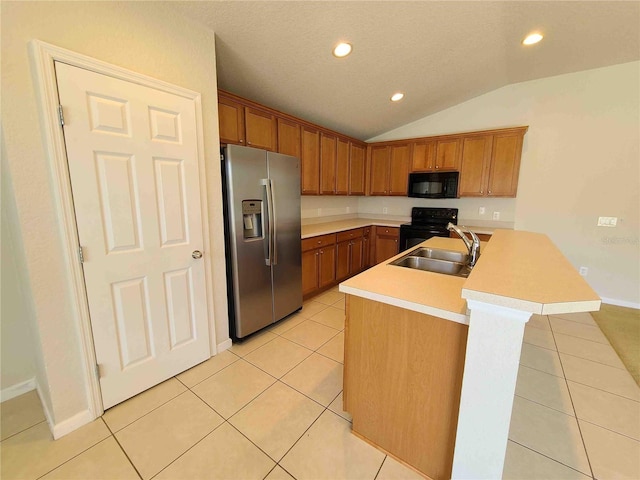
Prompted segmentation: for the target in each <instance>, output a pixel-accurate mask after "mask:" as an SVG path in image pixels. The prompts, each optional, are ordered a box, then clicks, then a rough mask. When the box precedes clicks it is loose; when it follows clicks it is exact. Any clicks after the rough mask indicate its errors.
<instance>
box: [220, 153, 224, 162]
mask: <svg viewBox="0 0 640 480" xmlns="http://www.w3.org/2000/svg"><path fill="white" fill-rule="evenodd" d="M223 160H224V155H222V154H221V155H220V161H221V162H222V161H223Z"/></svg>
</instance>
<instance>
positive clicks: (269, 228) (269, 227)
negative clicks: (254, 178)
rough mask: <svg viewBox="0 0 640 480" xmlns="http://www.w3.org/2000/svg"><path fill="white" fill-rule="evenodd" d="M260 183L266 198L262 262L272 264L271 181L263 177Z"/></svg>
mask: <svg viewBox="0 0 640 480" xmlns="http://www.w3.org/2000/svg"><path fill="white" fill-rule="evenodd" d="M260 183H262V185H263V186H264V189H265V197H266V200H267V222H268V225H267V229H266V233H267V234H266V237H267V258H265V260H264V262H265V264H266V265H273V199H272V195H271V181H270V180H269V179H268V178H263V179H262V180H260Z"/></svg>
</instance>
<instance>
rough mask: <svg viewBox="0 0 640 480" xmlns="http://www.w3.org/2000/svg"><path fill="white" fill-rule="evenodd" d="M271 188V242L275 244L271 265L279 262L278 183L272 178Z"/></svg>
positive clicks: (270, 180) (270, 181)
mask: <svg viewBox="0 0 640 480" xmlns="http://www.w3.org/2000/svg"><path fill="white" fill-rule="evenodd" d="M269 190H270V193H271V206H270V207H269V210H270V211H271V219H272V223H271V243H272V244H273V248H272V250H271V252H272V255H273V257H272V259H271V265H277V264H278V209H277V208H276V201H275V198H276V184H275V182H274V181H273V180H272V179H269Z"/></svg>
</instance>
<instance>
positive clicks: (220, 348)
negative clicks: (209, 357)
mask: <svg viewBox="0 0 640 480" xmlns="http://www.w3.org/2000/svg"><path fill="white" fill-rule="evenodd" d="M216 347H217V348H218V353H221V352H224V351H225V350H229V349H230V348H231V339H230V338H228V339H226V340H225V341H224V342H222V343H219V344H218V345H216Z"/></svg>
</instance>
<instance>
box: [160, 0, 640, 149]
mask: <svg viewBox="0 0 640 480" xmlns="http://www.w3.org/2000/svg"><path fill="white" fill-rule="evenodd" d="M165 5H166V6H167V7H168V8H172V9H176V11H179V12H180V13H181V14H184V15H187V16H189V17H192V18H194V19H196V20H197V21H200V22H203V23H204V24H205V25H207V26H208V27H210V28H211V29H213V30H214V31H215V33H216V42H217V43H216V58H217V71H218V85H219V87H220V88H222V89H224V90H228V91H230V92H233V93H235V94H238V95H240V96H243V97H246V98H249V99H252V100H255V101H257V102H260V103H263V104H265V105H268V106H270V107H273V108H276V109H278V110H281V111H284V112H287V113H291V114H293V115H296V116H299V117H302V118H305V119H307V120H310V121H312V122H315V123H318V124H321V125H324V126H327V127H329V128H333V129H335V130H338V131H340V132H343V133H346V134H349V135H352V136H354V137H356V138H360V139H363V140H364V139H368V138H371V137H373V136H375V135H378V134H380V133H383V132H386V131H389V130H391V129H394V128H397V127H399V126H402V125H404V124H406V123H409V122H412V121H414V120H417V119H419V118H422V117H424V116H426V115H429V114H432V113H435V112H437V111H440V110H443V109H445V108H447V107H450V106H452V105H456V104H458V103H461V102H464V101H466V100H468V99H470V98H473V97H476V96H478V95H482V94H483V93H486V92H489V91H491V90H495V89H497V88H500V87H502V86H504V85H508V84H511V83H517V82H522V81H526V80H532V79H536V78H541V77H548V76H552V75H559V74H563V73H568V72H575V71H579V70H587V69H590V68H597V67H602V66H607V65H614V64H618V63H624V62H630V61H634V60H638V59H639V58H640V2H637V1H633V2H613V1H605V2H594V1H569V2H562V1H551V2H543V1H528V2H502V1H500V2H493V1H474V2H457V1H411V2H403V1H376V2H369V1H355V2H342V1H320V2H312V1H284V2H276V1H258V2H248V1H234V2H228V1H200V2H175V3H171V4H165ZM532 30H538V31H540V32H542V33H544V35H545V39H544V40H543V41H542V42H541V43H540V44H538V45H536V46H532V47H524V46H522V45H521V43H520V42H521V40H522V38H523V37H524V36H525V35H526V34H527V33H529V32H530V31H532ZM339 41H348V42H350V43H352V44H353V53H352V54H351V55H350V56H348V57H346V58H344V59H336V58H334V57H333V56H332V55H331V49H332V48H333V46H334V45H335V44H336V43H337V42H339ZM576 87H578V86H576ZM396 91H403V92H404V93H405V99H404V100H402V101H401V102H398V103H394V104H392V103H391V102H390V101H389V97H390V95H391V94H392V93H394V92H396Z"/></svg>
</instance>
